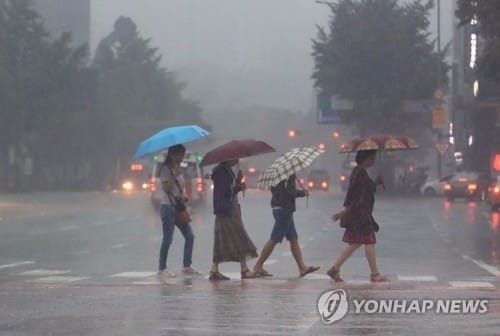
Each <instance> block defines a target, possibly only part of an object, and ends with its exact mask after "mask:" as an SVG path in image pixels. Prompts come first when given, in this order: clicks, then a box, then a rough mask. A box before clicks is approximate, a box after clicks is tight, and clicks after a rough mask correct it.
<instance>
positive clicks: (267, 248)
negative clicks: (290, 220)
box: [253, 239, 276, 272]
mask: <svg viewBox="0 0 500 336" xmlns="http://www.w3.org/2000/svg"><path fill="white" fill-rule="evenodd" d="M275 246H276V242H275V241H274V240H272V239H270V240H268V241H267V243H266V245H264V248H263V249H262V252H261V253H260V257H259V260H257V262H256V263H255V266H254V267H253V269H254V270H255V271H257V272H259V271H262V270H263V269H264V263H265V262H266V260H267V258H269V256H270V255H271V253H273V250H274V247H275Z"/></svg>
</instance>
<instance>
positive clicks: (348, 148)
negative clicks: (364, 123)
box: [340, 134, 420, 153]
mask: <svg viewBox="0 0 500 336" xmlns="http://www.w3.org/2000/svg"><path fill="white" fill-rule="evenodd" d="M418 148H420V147H419V146H418V145H417V143H416V142H415V141H414V140H413V139H412V138H409V137H407V136H401V135H388V134H382V135H374V136H370V137H364V138H359V139H354V140H352V141H350V142H349V143H346V144H343V145H342V147H341V149H340V152H341V153H351V152H358V151H362V150H405V149H418Z"/></svg>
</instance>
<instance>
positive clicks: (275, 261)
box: [264, 259, 279, 265]
mask: <svg viewBox="0 0 500 336" xmlns="http://www.w3.org/2000/svg"><path fill="white" fill-rule="evenodd" d="M278 261H279V259H269V260H267V261H266V262H265V263H264V265H273V264H276V263H277V262H278Z"/></svg>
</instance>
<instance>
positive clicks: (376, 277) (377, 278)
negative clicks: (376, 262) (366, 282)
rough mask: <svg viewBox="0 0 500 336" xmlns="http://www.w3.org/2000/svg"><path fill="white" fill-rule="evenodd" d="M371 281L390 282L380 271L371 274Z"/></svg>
mask: <svg viewBox="0 0 500 336" xmlns="http://www.w3.org/2000/svg"><path fill="white" fill-rule="evenodd" d="M370 281H371V282H390V280H389V278H387V277H385V276H382V275H380V273H375V274H372V275H370Z"/></svg>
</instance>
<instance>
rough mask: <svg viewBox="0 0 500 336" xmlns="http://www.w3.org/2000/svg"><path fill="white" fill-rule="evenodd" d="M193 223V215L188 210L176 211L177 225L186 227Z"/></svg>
mask: <svg viewBox="0 0 500 336" xmlns="http://www.w3.org/2000/svg"><path fill="white" fill-rule="evenodd" d="M190 222H191V215H190V214H189V211H188V209H185V210H184V211H175V224H178V225H186V224H188V223H190Z"/></svg>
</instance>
